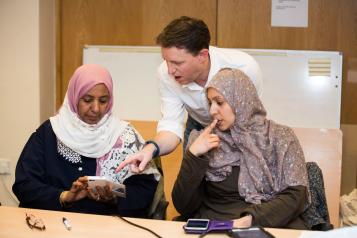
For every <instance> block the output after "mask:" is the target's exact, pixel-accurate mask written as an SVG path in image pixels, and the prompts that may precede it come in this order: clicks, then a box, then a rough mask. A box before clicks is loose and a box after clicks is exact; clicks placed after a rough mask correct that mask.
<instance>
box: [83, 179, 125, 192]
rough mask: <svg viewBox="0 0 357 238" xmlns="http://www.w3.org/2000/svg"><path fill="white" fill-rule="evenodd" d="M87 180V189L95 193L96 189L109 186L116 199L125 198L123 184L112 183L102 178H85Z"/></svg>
mask: <svg viewBox="0 0 357 238" xmlns="http://www.w3.org/2000/svg"><path fill="white" fill-rule="evenodd" d="M87 179H88V188H90V189H92V190H93V191H96V187H97V186H99V187H103V188H104V187H105V186H109V188H110V189H111V190H112V192H113V194H114V195H116V196H118V197H126V188H125V185H124V184H120V183H115V182H113V181H110V180H108V179H107V178H105V177H103V176H87Z"/></svg>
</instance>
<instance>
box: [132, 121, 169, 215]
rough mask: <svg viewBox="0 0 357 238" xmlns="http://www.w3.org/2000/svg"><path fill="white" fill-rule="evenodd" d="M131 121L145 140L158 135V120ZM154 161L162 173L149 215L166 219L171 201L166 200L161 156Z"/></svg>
mask: <svg viewBox="0 0 357 238" xmlns="http://www.w3.org/2000/svg"><path fill="white" fill-rule="evenodd" d="M130 123H131V124H132V125H133V126H134V128H135V129H136V130H137V131H138V132H139V133H140V135H141V136H142V137H143V138H144V139H145V140H150V139H153V138H154V136H155V135H156V125H157V122H156V121H134V120H131V121H130ZM154 162H155V164H156V167H157V168H158V169H159V171H160V173H161V179H160V181H159V184H158V185H157V189H156V192H155V195H154V199H153V202H152V203H151V206H150V208H149V210H148V217H149V218H152V219H159V220H165V219H166V210H167V207H168V205H169V202H168V201H166V197H165V189H164V174H163V169H162V164H161V158H160V157H158V158H155V159H154Z"/></svg>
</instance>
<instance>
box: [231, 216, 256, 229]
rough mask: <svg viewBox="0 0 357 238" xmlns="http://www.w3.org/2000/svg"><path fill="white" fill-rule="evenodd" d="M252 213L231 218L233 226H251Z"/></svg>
mask: <svg viewBox="0 0 357 238" xmlns="http://www.w3.org/2000/svg"><path fill="white" fill-rule="evenodd" d="M252 220H253V217H252V215H247V216H244V217H241V218H239V219H235V220H233V227H237V228H247V227H251V226H252Z"/></svg>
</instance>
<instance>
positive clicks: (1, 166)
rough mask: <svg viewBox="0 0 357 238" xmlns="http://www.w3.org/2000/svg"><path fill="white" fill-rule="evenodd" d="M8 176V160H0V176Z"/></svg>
mask: <svg viewBox="0 0 357 238" xmlns="http://www.w3.org/2000/svg"><path fill="white" fill-rule="evenodd" d="M4 174H10V160H9V159H0V175H4Z"/></svg>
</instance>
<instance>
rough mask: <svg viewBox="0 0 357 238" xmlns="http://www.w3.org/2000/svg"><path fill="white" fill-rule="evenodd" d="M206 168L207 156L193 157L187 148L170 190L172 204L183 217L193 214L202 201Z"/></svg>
mask: <svg viewBox="0 0 357 238" xmlns="http://www.w3.org/2000/svg"><path fill="white" fill-rule="evenodd" d="M207 168H208V158H206V157H195V156H194V155H193V154H192V153H191V152H190V151H189V150H187V152H186V153H185V156H184V158H183V160H182V164H181V168H180V171H179V174H178V176H177V179H176V181H175V184H174V187H173V190H172V201H173V203H174V206H175V208H176V210H177V211H178V212H179V213H180V214H181V215H182V216H184V217H186V216H187V217H188V216H190V215H191V214H194V213H195V211H196V210H197V209H198V208H199V207H200V205H201V203H202V197H203V193H204V176H205V172H206V171H207Z"/></svg>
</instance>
